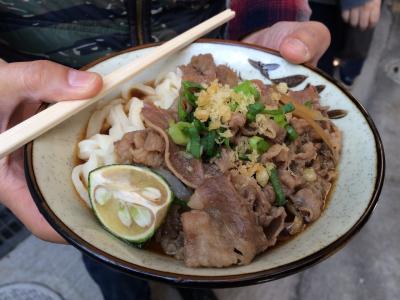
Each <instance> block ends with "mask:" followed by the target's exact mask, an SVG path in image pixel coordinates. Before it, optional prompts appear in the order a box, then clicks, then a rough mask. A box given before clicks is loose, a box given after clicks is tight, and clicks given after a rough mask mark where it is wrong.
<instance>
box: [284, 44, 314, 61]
mask: <svg viewBox="0 0 400 300" xmlns="http://www.w3.org/2000/svg"><path fill="white" fill-rule="evenodd" d="M286 42H287V43H288V44H289V46H290V47H291V48H292V51H293V52H296V53H298V54H300V55H301V56H303V57H304V61H308V60H310V52H309V51H308V47H307V46H306V44H304V43H303V42H302V41H301V40H299V39H288V40H286Z"/></svg>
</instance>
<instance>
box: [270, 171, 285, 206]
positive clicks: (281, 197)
mask: <svg viewBox="0 0 400 300" xmlns="http://www.w3.org/2000/svg"><path fill="white" fill-rule="evenodd" d="M269 180H270V181H271V184H272V188H273V189H274V192H275V196H276V200H275V201H276V205H278V206H283V205H285V204H286V198H285V194H284V193H283V190H282V185H281V181H280V179H279V176H278V171H277V170H276V169H275V168H273V169H271V171H270V177H269Z"/></svg>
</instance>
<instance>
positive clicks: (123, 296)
mask: <svg viewBox="0 0 400 300" xmlns="http://www.w3.org/2000/svg"><path fill="white" fill-rule="evenodd" d="M83 262H84V264H85V267H86V269H87V271H88V272H89V274H90V276H91V277H92V278H93V280H94V281H95V282H96V283H97V284H98V285H99V287H100V289H101V292H102V293H103V296H104V299H105V300H128V299H129V300H149V299H150V287H149V285H148V283H147V282H146V281H143V280H140V279H136V278H134V277H131V276H129V275H126V274H124V273H121V272H118V271H115V270H113V269H111V268H109V267H108V266H106V265H104V264H102V263H99V262H97V261H95V260H93V259H92V258H90V257H88V256H86V255H83Z"/></svg>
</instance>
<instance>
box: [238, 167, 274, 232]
mask: <svg viewBox="0 0 400 300" xmlns="http://www.w3.org/2000/svg"><path fill="white" fill-rule="evenodd" d="M231 181H232V184H233V186H234V187H235V189H236V191H237V192H238V193H239V194H240V196H242V197H243V198H244V199H245V200H246V202H247V204H248V205H249V208H250V210H251V211H253V212H254V213H255V215H256V218H257V223H258V224H260V225H261V226H264V225H265V224H266V218H267V215H268V213H269V211H270V209H271V203H270V201H269V199H268V198H267V196H266V194H265V193H264V192H263V191H262V190H261V187H260V186H259V185H258V183H257V181H256V180H255V179H254V178H253V177H248V176H244V175H241V174H239V172H237V171H232V172H231Z"/></svg>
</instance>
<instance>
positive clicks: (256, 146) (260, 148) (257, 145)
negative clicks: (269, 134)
mask: <svg viewBox="0 0 400 300" xmlns="http://www.w3.org/2000/svg"><path fill="white" fill-rule="evenodd" d="M249 146H250V149H252V150H255V151H257V153H258V154H262V153H264V152H266V151H267V150H268V149H269V147H270V146H271V145H270V144H269V143H268V142H267V141H266V140H264V139H263V138H262V137H259V136H253V137H251V138H250V139H249Z"/></svg>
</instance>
